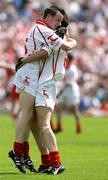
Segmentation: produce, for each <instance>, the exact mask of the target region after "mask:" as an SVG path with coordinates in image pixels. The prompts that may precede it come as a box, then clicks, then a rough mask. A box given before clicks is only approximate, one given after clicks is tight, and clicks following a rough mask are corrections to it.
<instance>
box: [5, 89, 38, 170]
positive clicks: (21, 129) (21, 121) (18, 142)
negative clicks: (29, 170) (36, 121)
mask: <svg viewBox="0 0 108 180" xmlns="http://www.w3.org/2000/svg"><path fill="white" fill-rule="evenodd" d="M34 100H35V98H34V97H33V96H32V95H30V94H29V93H27V92H25V91H23V90H21V92H20V97H19V103H20V108H21V111H20V113H19V117H18V120H17V122H16V132H15V141H14V144H13V150H12V151H10V152H9V157H10V158H11V159H12V160H13V161H14V163H15V165H16V166H17V168H18V169H19V170H20V171H22V172H23V171H24V168H23V165H22V163H21V158H22V155H23V142H24V141H25V134H26V130H27V128H28V126H29V122H30V120H31V119H32V114H33V107H34ZM16 158H17V159H19V160H18V163H17V161H16V160H15V159H16Z"/></svg>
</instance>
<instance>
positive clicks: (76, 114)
mask: <svg viewBox="0 0 108 180" xmlns="http://www.w3.org/2000/svg"><path fill="white" fill-rule="evenodd" d="M70 112H71V113H72V114H73V115H74V117H75V122H76V133H80V132H82V127H81V120H80V112H79V109H78V105H77V104H76V105H71V107H70Z"/></svg>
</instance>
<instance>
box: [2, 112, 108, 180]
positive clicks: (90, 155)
mask: <svg viewBox="0 0 108 180" xmlns="http://www.w3.org/2000/svg"><path fill="white" fill-rule="evenodd" d="M81 119H82V125H83V132H82V133H81V134H76V133H75V122H74V119H73V117H72V116H70V115H65V116H64V117H63V132H61V133H58V134H56V137H57V142H58V147H59V151H60V154H61V160H62V163H63V164H64V166H65V168H66V170H65V171H64V173H63V174H60V175H57V176H52V175H45V174H38V175H35V174H32V173H30V172H29V171H27V173H26V174H24V175H23V174H21V173H19V172H18V170H17V169H16V168H15V166H14V164H13V162H12V161H11V160H10V159H9V158H8V155H7V154H8V152H9V151H10V150H11V149H12V144H13V141H14V130H15V128H14V124H13V122H12V119H11V116H9V115H2V114H1V115H0V179H3V180H21V179H23V180H35V179H37V180H43V179H44V180H53V179H57V180H58V179H60V178H61V179H62V180H108V117H84V116H82V117H81ZM30 153H31V157H32V159H33V161H34V164H35V167H36V168H38V166H39V165H40V154H39V151H38V149H37V147H36V145H35V141H34V139H33V137H32V135H31V136H30Z"/></svg>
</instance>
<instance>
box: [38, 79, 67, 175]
mask: <svg viewBox="0 0 108 180" xmlns="http://www.w3.org/2000/svg"><path fill="white" fill-rule="evenodd" d="M55 100H56V86H55V82H53V81H49V82H46V83H44V84H43V85H42V86H40V87H39V89H38V93H37V97H36V114H37V120H38V130H39V133H40V136H41V137H42V139H43V140H44V147H45V148H47V149H48V150H49V156H50V163H51V167H54V168H51V171H50V173H52V174H54V173H56V174H58V173H60V172H62V171H63V170H64V166H63V165H62V164H61V161H60V155H59V152H58V147H57V142H56V138H55V135H54V133H53V131H52V129H51V126H50V119H51V116H52V110H53V109H54V105H55Z"/></svg>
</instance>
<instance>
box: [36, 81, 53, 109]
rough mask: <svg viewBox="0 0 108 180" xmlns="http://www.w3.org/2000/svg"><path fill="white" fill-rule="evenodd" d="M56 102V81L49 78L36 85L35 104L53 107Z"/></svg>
mask: <svg viewBox="0 0 108 180" xmlns="http://www.w3.org/2000/svg"><path fill="white" fill-rule="evenodd" d="M55 102H56V81H55V80H54V79H51V80H49V81H47V82H45V83H42V84H40V85H39V86H38V88H37V90H36V100H35V106H46V107H49V108H51V109H52V110H53V109H54V106H55Z"/></svg>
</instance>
